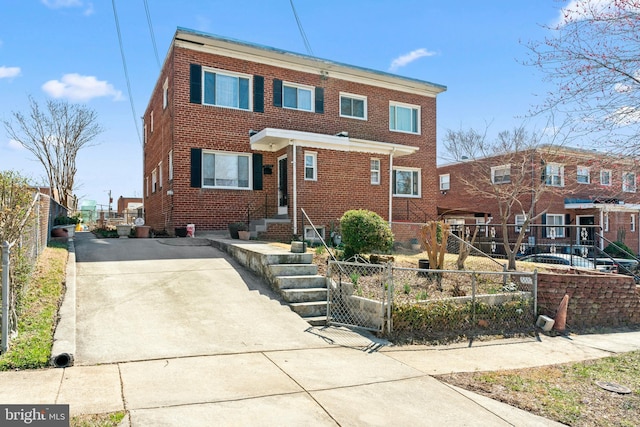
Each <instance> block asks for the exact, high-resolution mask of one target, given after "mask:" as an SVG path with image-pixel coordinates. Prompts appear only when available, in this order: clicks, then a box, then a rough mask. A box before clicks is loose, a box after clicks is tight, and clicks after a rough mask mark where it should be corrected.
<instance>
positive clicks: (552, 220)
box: [546, 214, 564, 238]
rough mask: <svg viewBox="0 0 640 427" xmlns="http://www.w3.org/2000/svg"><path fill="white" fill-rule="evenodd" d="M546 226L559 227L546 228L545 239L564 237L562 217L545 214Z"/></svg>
mask: <svg viewBox="0 0 640 427" xmlns="http://www.w3.org/2000/svg"><path fill="white" fill-rule="evenodd" d="M547 225H548V226H549V225H556V226H560V227H547V228H546V231H547V237H549V238H558V237H564V227H562V226H564V215H553V214H547Z"/></svg>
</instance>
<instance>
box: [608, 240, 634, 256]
mask: <svg viewBox="0 0 640 427" xmlns="http://www.w3.org/2000/svg"><path fill="white" fill-rule="evenodd" d="M604 251H605V253H607V254H609V255H611V256H612V257H614V258H633V251H632V250H631V249H630V248H629V247H628V246H627V245H625V244H624V243H622V242H613V243H609V246H607V247H606V248H604Z"/></svg>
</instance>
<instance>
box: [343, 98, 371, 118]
mask: <svg viewBox="0 0 640 427" xmlns="http://www.w3.org/2000/svg"><path fill="white" fill-rule="evenodd" d="M340 116H341V117H351V118H354V119H362V120H366V119H367V97H366V96H359V95H352V94H350V93H341V94H340Z"/></svg>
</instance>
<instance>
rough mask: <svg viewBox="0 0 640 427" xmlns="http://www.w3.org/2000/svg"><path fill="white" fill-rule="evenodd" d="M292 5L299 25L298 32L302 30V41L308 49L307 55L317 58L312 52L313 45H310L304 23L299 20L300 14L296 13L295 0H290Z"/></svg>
mask: <svg viewBox="0 0 640 427" xmlns="http://www.w3.org/2000/svg"><path fill="white" fill-rule="evenodd" d="M289 3H291V10H293V16H295V18H296V23H297V24H298V30H300V35H301V36H302V41H303V42H304V47H305V48H306V49H307V53H308V54H309V55H311V56H315V55H314V54H313V50H311V45H310V44H309V40H307V35H306V34H305V32H304V28H302V22H300V18H298V12H296V8H295V6H294V5H293V0H289Z"/></svg>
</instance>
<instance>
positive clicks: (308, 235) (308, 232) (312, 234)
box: [304, 225, 325, 242]
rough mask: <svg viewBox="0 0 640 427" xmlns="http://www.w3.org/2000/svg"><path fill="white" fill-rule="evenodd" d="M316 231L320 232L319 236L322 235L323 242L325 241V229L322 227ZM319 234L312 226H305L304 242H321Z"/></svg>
mask: <svg viewBox="0 0 640 427" xmlns="http://www.w3.org/2000/svg"><path fill="white" fill-rule="evenodd" d="M316 230H318V234H320V237H322V240H324V235H325V228H324V227H322V226H321V227H316ZM318 234H316V231H315V230H314V229H313V227H312V226H310V225H305V226H304V240H306V241H309V242H319V241H320V238H319V237H318Z"/></svg>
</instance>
